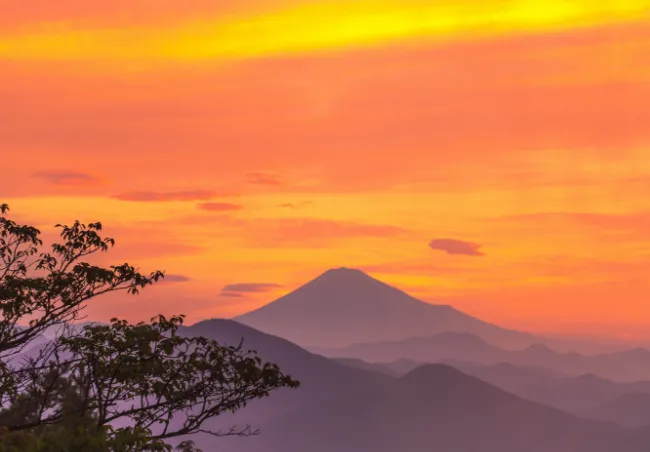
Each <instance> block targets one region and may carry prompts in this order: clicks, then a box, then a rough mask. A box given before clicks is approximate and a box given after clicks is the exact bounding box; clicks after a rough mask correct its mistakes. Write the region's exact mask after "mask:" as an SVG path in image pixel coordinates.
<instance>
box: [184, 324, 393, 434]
mask: <svg viewBox="0 0 650 452" xmlns="http://www.w3.org/2000/svg"><path fill="white" fill-rule="evenodd" d="M181 333H182V334H185V335H191V336H204V337H207V338H209V339H214V340H216V341H218V342H219V343H221V344H224V345H235V346H236V345H238V344H239V343H240V342H241V341H242V340H243V348H244V349H246V350H254V351H256V352H257V353H258V354H259V356H260V357H261V358H262V359H263V360H264V361H269V362H273V363H275V364H278V365H279V366H280V369H282V371H283V372H284V373H285V374H288V375H291V377H293V378H296V379H298V380H299V381H300V382H301V386H300V387H299V388H298V389H294V390H290V389H286V390H280V391H276V392H274V393H273V394H272V397H269V398H266V399H262V400H257V401H254V402H252V403H251V404H250V405H249V406H248V407H247V408H246V409H245V410H242V411H241V412H238V413H237V415H236V416H234V417H233V418H232V419H227V422H233V421H236V422H245V423H248V422H251V423H257V422H260V421H261V420H263V419H264V418H266V417H267V416H275V415H276V414H277V413H278V412H287V411H291V410H294V409H297V408H299V407H304V406H307V405H311V404H317V403H319V402H322V401H324V400H328V401H329V400H332V399H336V398H337V397H347V396H348V395H350V394H357V393H360V392H364V391H367V390H371V389H372V388H374V387H376V386H377V385H381V384H383V383H385V382H387V381H389V380H391V377H389V376H387V375H385V374H381V373H377V372H372V371H366V370H362V369H355V368H352V367H349V366H345V365H343V364H340V363H337V362H334V361H332V360H329V359H327V358H324V357H322V356H320V355H316V354H313V353H310V352H308V351H307V350H304V349H302V348H300V347H299V346H297V345H295V344H293V343H291V342H289V341H287V340H285V339H282V338H280V337H277V336H273V335H270V334H265V333H262V332H260V331H257V330H255V329H253V328H250V327H248V326H246V325H242V324H239V323H237V322H234V321H232V320H224V319H212V320H206V321H203V322H199V323H196V324H194V325H192V326H189V327H184V328H182V330H181Z"/></svg>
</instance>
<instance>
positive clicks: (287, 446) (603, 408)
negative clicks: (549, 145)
mask: <svg viewBox="0 0 650 452" xmlns="http://www.w3.org/2000/svg"><path fill="white" fill-rule="evenodd" d="M78 327H79V326H78ZM179 333H180V334H182V335H188V336H204V337H207V338H210V339H214V340H216V341H218V342H219V343H220V344H222V345H232V346H237V345H239V344H243V348H244V349H246V350H255V351H256V352H258V353H259V356H260V357H261V358H262V359H263V360H264V361H269V362H273V363H276V364H278V365H279V366H280V368H281V370H282V371H283V372H284V373H285V374H289V375H291V376H292V377H293V378H296V379H298V380H299V381H300V382H301V386H300V387H299V388H298V389H295V390H290V389H281V390H278V391H276V392H274V393H273V394H271V396H270V397H268V398H263V399H260V400H254V401H253V402H251V403H250V404H248V405H247V406H246V407H245V408H244V409H242V410H240V411H237V412H236V413H234V414H226V415H222V416H218V418H216V419H213V420H210V421H209V422H210V425H206V428H209V429H211V430H218V431H228V429H229V428H230V427H233V426H235V425H237V426H245V425H252V426H254V428H255V429H259V430H260V431H259V435H257V436H253V437H246V438H243V437H220V438H216V437H214V436H212V435H207V434H205V435H204V434H198V435H194V436H192V437H191V438H178V442H179V443H180V442H181V441H182V440H184V439H192V440H194V441H195V442H196V443H197V445H198V446H199V447H201V448H202V449H203V450H205V451H210V450H221V451H224V452H240V451H242V450H245V451H247V452H304V451H306V450H309V451H310V452H358V451H373V452H425V451H426V452H430V451H436V452H438V451H443V452H522V451H526V452H618V451H620V452H648V450H650V449H649V447H650V446H649V444H650V352H649V351H648V350H646V349H643V348H634V349H629V350H622V351H616V352H607V353H595V354H587V353H585V352H584V351H581V352H578V351H575V350H570V349H569V351H559V350H556V349H554V348H552V346H551V345H550V344H560V345H561V346H564V347H570V346H571V342H568V341H562V340H561V339H555V338H546V337H542V336H537V335H534V334H529V333H525V332H519V331H513V330H508V329H505V328H501V327H499V326H496V325H493V324H490V323H487V322H483V321H481V320H479V319H476V318H473V317H471V316H468V315H466V314H464V313H462V312H460V311H457V310H455V309H454V308H452V307H451V306H436V305H430V304H427V303H424V302H421V301H419V300H417V299H415V298H413V297H410V296H409V295H407V294H405V293H404V292H402V291H400V290H398V289H395V288H392V287H390V286H388V285H386V284H384V283H381V282H379V281H377V280H375V279H373V278H371V277H369V276H368V275H365V274H364V273H362V272H360V271H358V270H350V269H336V270H330V271H328V272H326V273H324V274H323V275H321V276H320V277H318V278H316V279H315V280H313V281H311V282H309V283H307V284H305V285H304V286H302V287H300V288H299V289H297V290H296V291H295V292H292V293H290V294H287V295H285V296H284V297H282V298H280V299H278V300H276V301H274V302H272V303H269V304H268V305H266V306H263V307H262V308H260V309H257V310H255V311H252V312H250V313H248V314H244V315H242V316H240V317H237V318H236V319H234V320H226V319H210V320H204V321H200V322H197V323H195V324H193V325H189V326H184V327H182V328H181V329H180V330H179ZM409 335H410V336H409ZM403 336H406V337H403ZM48 339H50V338H49V337H43V338H39V344H40V345H42V344H43V343H46V342H47V340H48ZM305 344H319V345H318V346H311V347H305ZM332 344H337V345H332ZM40 345H37V347H36V348H38V346H40ZM574 345H576V346H580V345H584V346H586V348H589V344H586V343H582V344H581V343H574ZM591 345H593V344H591ZM25 353H33V350H31V351H30V350H28V351H26V352H25ZM180 421H181V420H180V419H179V420H178V422H180ZM175 422H176V420H175Z"/></svg>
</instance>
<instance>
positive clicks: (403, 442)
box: [225, 364, 648, 452]
mask: <svg viewBox="0 0 650 452" xmlns="http://www.w3.org/2000/svg"><path fill="white" fill-rule="evenodd" d="M264 432H265V433H263V434H262V435H260V436H259V437H255V438H247V439H246V440H242V441H241V442H239V450H242V448H243V447H245V450H246V451H247V452H304V451H310V452H332V451H336V452H358V451H372V452H396V451H405V452H406V451H408V452H431V451H441V452H522V451H526V452H614V451H619V450H620V451H624V452H642V451H643V452H647V451H648V443H647V440H648V436H647V434H646V432H641V431H638V432H637V431H632V430H628V429H625V428H623V427H620V426H617V425H615V424H613V423H601V422H597V421H593V420H585V419H580V418H577V417H574V416H572V415H570V414H567V413H564V412H562V411H559V410H556V409H554V408H550V407H547V406H544V405H541V404H537V403H534V402H530V401H526V400H523V399H521V398H519V397H517V396H514V395H512V394H509V393H507V392H505V391H503V390H501V389H499V388H497V387H495V386H493V385H490V384H489V383H485V382H483V381H481V380H479V379H477V378H475V377H472V376H469V375H466V374H463V373H461V372H460V371H458V370H456V369H454V368H452V367H450V366H446V365H442V364H431V365H425V366H422V367H419V368H417V369H415V370H413V371H412V372H410V373H408V374H407V375H405V376H404V377H402V378H400V379H398V380H395V381H392V382H389V383H387V384H385V385H383V386H382V387H379V388H377V389H375V390H374V391H371V392H367V393H365V394H359V395H356V396H353V397H349V398H345V399H339V400H338V401H335V402H332V403H329V404H324V405H321V406H320V407H318V408H316V409H310V410H305V411H301V412H299V413H294V414H292V415H287V416H285V417H282V418H279V419H275V420H274V421H272V422H270V423H269V424H267V425H266V426H265V428H264ZM225 450H228V451H233V452H234V451H235V450H237V449H236V448H233V449H225Z"/></svg>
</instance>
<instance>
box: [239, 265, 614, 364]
mask: <svg viewBox="0 0 650 452" xmlns="http://www.w3.org/2000/svg"><path fill="white" fill-rule="evenodd" d="M233 320H235V321H237V322H239V323H243V324H245V325H249V326H251V327H253V328H256V329H258V330H260V331H264V332H266V333H270V334H275V335H278V336H281V337H284V338H286V339H289V340H291V341H292V342H295V343H297V344H300V345H302V346H304V347H340V346H346V345H350V344H355V343H360V342H379V341H397V340H403V339H408V338H412V337H415V336H432V335H434V334H438V333H442V332H449V331H455V332H467V333H471V334H475V335H478V336H480V337H481V338H483V339H485V340H486V341H488V342H489V343H491V344H495V345H498V346H499V347H502V348H505V349H512V350H516V349H521V348H524V347H528V346H530V345H533V344H538V343H542V344H546V345H548V346H551V347H553V348H555V349H557V350H567V351H568V350H579V351H583V352H585V353H592V352H595V351H602V350H603V349H604V347H608V350H614V349H619V348H620V346H618V345H611V344H610V345H603V344H594V343H590V342H581V341H575V340H563V339H555V338H547V337H540V336H536V335H533V334H529V333H525V332H521V331H515V330H510V329H506V328H502V327H499V326H497V325H494V324H491V323H488V322H484V321H482V320H479V319H477V318H475V317H472V316H470V315H467V314H465V313H463V312H461V311H458V310H457V309H454V308H453V307H451V306H448V305H435V304H430V303H426V302H423V301H420V300H418V299H416V298H414V297H412V296H410V295H408V294H406V293H405V292H403V291H401V290H399V289H397V288H395V287H392V286H389V285H387V284H385V283H383V282H381V281H378V280H377V279H374V278H372V277H371V276H369V275H367V274H365V273H364V272H362V271H360V270H356V269H349V268H339V269H332V270H328V271H326V272H325V273H323V274H322V275H320V276H318V277H317V278H315V279H314V280H312V281H310V282H308V283H307V284H305V285H303V286H301V287H299V288H298V289H296V290H294V291H293V292H291V293H289V294H287V295H284V296H283V297H280V298H279V299H277V300H275V301H273V302H271V303H269V304H267V305H265V306H262V307H261V308H259V309H256V310H254V311H251V312H248V313H246V314H243V315H240V316H238V317H236V318H234V319H233Z"/></svg>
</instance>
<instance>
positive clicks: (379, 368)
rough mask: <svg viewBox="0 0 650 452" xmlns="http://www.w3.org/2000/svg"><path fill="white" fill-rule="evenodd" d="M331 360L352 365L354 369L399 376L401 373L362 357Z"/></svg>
mask: <svg viewBox="0 0 650 452" xmlns="http://www.w3.org/2000/svg"><path fill="white" fill-rule="evenodd" d="M332 360H333V361H336V362H337V363H341V364H344V365H346V366H349V367H354V368H356V369H364V370H373V371H375V372H379V373H382V374H386V375H390V376H391V377H400V376H401V375H402V374H401V373H400V372H398V371H396V370H393V369H392V368H390V367H389V366H385V365H383V364H379V363H369V362H367V361H364V360H362V359H357V358H332Z"/></svg>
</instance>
